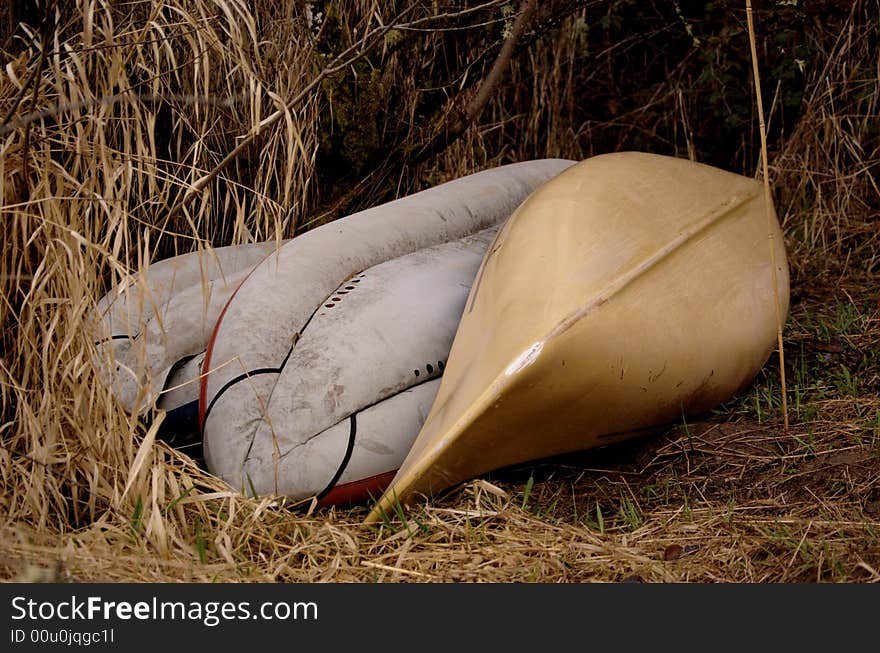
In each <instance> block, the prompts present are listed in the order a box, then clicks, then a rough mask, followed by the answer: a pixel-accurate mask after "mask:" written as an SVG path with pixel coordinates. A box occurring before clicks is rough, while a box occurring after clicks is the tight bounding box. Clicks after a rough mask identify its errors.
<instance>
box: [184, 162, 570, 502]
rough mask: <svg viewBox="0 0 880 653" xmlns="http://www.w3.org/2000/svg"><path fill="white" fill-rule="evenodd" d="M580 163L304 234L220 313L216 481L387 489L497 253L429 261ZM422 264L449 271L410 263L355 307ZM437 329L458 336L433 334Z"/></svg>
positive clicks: (534, 168)
mask: <svg viewBox="0 0 880 653" xmlns="http://www.w3.org/2000/svg"><path fill="white" fill-rule="evenodd" d="M573 163H574V162H572V161H565V160H556V159H546V160H539V161H529V162H524V163H518V164H512V165H508V166H501V167H499V168H495V169H490V170H486V171H483V172H480V173H476V174H474V175H470V176H467V177H463V178H460V179H456V180H454V181H451V182H448V183H446V184H442V185H440V186H436V187H434V188H430V189H428V190H425V191H422V192H420V193H416V194H414V195H411V196H408V197H405V198H402V199H399V200H395V201H394V202H389V203H387V204H384V205H381V206H377V207H374V208H371V209H368V210H366V211H362V212H360V213H357V214H354V215H351V216H348V217H346V218H342V219H340V220H337V221H335V222H332V223H330V224H327V225H324V226H322V227H319V228H318V229H315V230H313V231H310V232H307V233H306V234H303V235H302V236H299V237H297V238H294V239H293V240H292V241H291V242H289V243H288V244H286V245H285V246H284V247H282V248H281V249H280V250H279V251H278V252H277V253H273V254H271V255H270V256H268V257H267V258H266V259H265V260H264V261H263V262H261V263H260V264H259V265H257V266H256V267H255V268H254V269H253V270H252V271H251V272H250V273H249V274H248V275H247V277H246V279H245V280H244V281H243V282H242V284H241V285H240V287H239V288H238V289H237V290H236V292H235V293H234V294H233V296H232V298H231V299H230V300H229V302H228V303H227V305H226V306H225V307H224V309H223V311H222V312H221V313H220V316H219V317H218V319H217V322H216V326H215V329H214V333H213V335H212V337H211V339H210V341H209V344H208V348H207V352H206V356H205V361H204V363H203V368H204V372H203V376H202V382H201V389H200V399H199V409H200V412H201V424H202V432H203V435H204V447H205V460H206V463H207V465H208V468H209V470H210V471H211V472H213V473H214V474H216V475H218V476H220V477H221V478H223V479H224V480H226V481H227V482H228V483H229V484H230V485H231V486H233V487H234V488H236V489H239V490H242V491H245V492H251V491H255V492H257V493H259V494H266V493H271V494H283V495H287V496H292V497H297V498H299V497H303V496H307V495H309V494H319V495H323V496H330V493H331V492H332V491H333V490H334V489H335V488H336V486H337V485H338V486H345V485H348V484H351V483H354V484H356V485H357V486H356V488H355V489H356V490H357V492H361V493H363V492H364V488H365V486H364V485H363V484H358V483H359V482H360V481H362V480H364V479H365V478H370V477H373V476H380V477H381V479H380V480H381V482H382V483H383V484H386V483H387V482H388V480H390V475H388V474H387V473H388V472H392V471H393V469H394V468H396V467H397V466H398V465H399V463H400V461H401V460H402V459H403V456H404V455H405V453H406V451H407V450H408V447H409V444H410V443H411V442H412V440H413V439H414V437H415V434H416V433H417V432H418V428H419V426H420V425H421V423H422V422H423V421H424V418H425V416H426V414H427V410H428V408H429V407H430V405H431V402H432V400H433V396H434V393H435V392H436V384H434V385H432V384H431V383H429V381H431V382H433V381H435V380H436V378H437V376H439V369H438V368H439V367H440V364H439V363H441V362H445V360H444V359H445V353H446V351H448V348H449V345H450V343H451V339H452V335H453V334H454V331H455V327H456V326H457V322H458V317H459V316H460V313H461V309H462V307H463V302H464V299H465V297H466V295H467V291H468V290H469V286H470V283H471V281H472V280H473V275H474V274H475V272H476V269H477V268H478V267H479V265H480V262H481V260H482V255H483V252H484V250H485V247H486V246H487V245H488V240H484V241H483V242H482V243H481V244H480V245H479V248H478V252H477V253H476V254H475V250H474V249H473V247H472V246H471V245H466V246H465V249H467V250H468V252H469V253H468V252H465V254H466V255H465V258H467V259H468V261H469V262H467V263H466V264H464V267H463V268H462V269H461V270H458V271H455V270H454V269H452V268H453V267H455V265H459V264H457V263H456V264H454V265H453V266H452V267H449V266H448V265H446V263H448V262H449V261H452V260H453V259H454V258H455V256H452V255H449V253H448V252H446V253H438V252H433V253H432V248H436V247H441V246H443V245H444V244H449V246H450V247H453V249H454V246H453V243H454V242H455V241H457V240H459V239H462V238H467V237H476V236H475V235H476V234H478V233H479V232H481V231H483V230H485V229H487V228H490V227H492V226H494V225H498V224H499V223H501V222H502V221H503V220H505V219H506V218H508V217H509V216H510V215H511V213H512V212H513V211H514V210H515V209H516V207H517V206H519V204H520V203H521V202H522V201H523V200H524V199H525V198H526V197H527V196H528V195H529V194H530V193H531V192H532V191H533V190H534V189H535V188H537V187H538V186H540V185H541V184H542V183H544V182H545V181H547V180H548V179H550V178H552V177H553V176H555V175H556V174H558V173H559V172H561V171H562V170H564V169H565V168H567V167H569V166H571V165H572V164H573ZM420 252H421V253H423V254H425V255H427V256H428V257H429V258H431V257H433V259H434V261H435V262H438V261H439V262H440V267H439V268H438V267H437V266H436V265H434V264H431V263H430V262H428V264H426V265H423V263H424V262H422V263H418V262H416V263H415V264H413V263H412V261H410V262H406V261H404V262H403V263H401V265H402V266H403V267H401V268H400V269H399V270H397V271H392V272H391V273H389V274H385V275H384V276H382V275H373V274H372V273H371V274H370V275H369V277H365V280H364V283H362V284H360V285H361V286H363V287H364V291H363V292H362V291H361V290H360V289H358V290H357V291H354V292H351V294H348V295H346V294H345V292H347V291H346V286H347V285H349V282H350V283H351V285H353V286H354V285H358V284H356V283H355V278H356V275H359V274H361V273H363V272H364V271H365V270H369V269H371V268H374V266H378V265H380V264H383V263H388V264H389V265H396V264H395V263H393V262H394V261H400V260H402V259H404V258H405V257H407V256H409V255H413V256H416V258H418V255H419V253H420ZM444 261H445V262H446V263H444ZM413 266H414V267H413ZM444 266H446V267H445V268H444ZM420 269H421V270H423V271H426V272H424V274H423V273H422V272H419V270H420ZM431 270H433V271H431ZM437 270H440V272H439V273H438V272H437ZM444 270H445V271H444ZM438 274H439V275H440V276H439V277H438V276H437V275H438ZM395 278H398V280H397V282H395V281H394V279H395ZM441 278H445V279H447V280H451V286H455V288H456V290H455V292H454V293H452V294H451V295H450V297H452V296H453V295H454V297H452V299H453V300H454V301H452V300H451V301H452V303H453V304H454V303H455V301H458V302H459V303H460V305H459V306H458V309H457V313H456V312H455V311H452V312H450V311H449V310H447V309H446V308H442V306H446V305H447V303H448V302H446V301H445V300H444V301H443V302H441V303H440V305H441V309H440V312H439V313H437V312H436V311H435V309H436V308H437V307H436V305H435V303H432V302H433V299H432V294H434V293H437V294H442V293H443V292H445V291H443V288H448V287H451V286H450V283H447V282H445V281H440V279H441ZM367 279H372V280H373V281H379V280H381V279H385V281H383V282H382V283H383V284H384V286H385V287H386V288H387V289H388V291H389V292H388V293H387V298H384V299H383V298H382V297H381V293H382V288H381V287H379V288H376V289H375V290H374V291H370V292H367V291H366V286H367V285H369V283H372V281H370V282H369V283H368V282H367ZM462 284H464V285H462ZM370 293H373V294H372V295H370ZM376 293H379V294H376ZM359 295H360V296H361V297H362V298H366V297H367V296H371V297H372V299H370V301H368V302H367V304H368V305H369V306H367V305H364V306H362V307H361V308H360V309H357V311H360V312H359V313H358V315H359V317H357V319H354V317H353V318H352V319H348V320H341V319H340V318H339V317H338V313H339V312H342V311H346V310H353V311H354V310H355V309H356V308H357V303H358V301H360V300H358V299H357V297H358V296H359ZM456 297H457V298H458V299H455V298H456ZM346 307H348V308H346ZM370 307H372V308H370ZM422 309H424V310H422ZM357 311H356V312H357ZM432 311H434V312H432ZM438 315H439V317H438ZM450 315H452V316H453V317H452V318H451V321H450V318H449V316H450ZM334 316H337V317H334ZM441 318H442V320H441ZM439 322H443V323H444V324H445V326H444V327H443V329H440V330H439V331H438V333H440V332H441V331H443V332H444V333H445V332H446V331H448V335H447V336H442V335H439V336H438V335H437V334H434V333H433V331H431V328H432V326H437V327H439V326H442V325H441V324H440V323H439ZM322 325H323V326H322ZM358 325H362V327H363V328H362V329H359V327H358ZM444 329H445V331H444ZM344 331H351V333H350V334H349V335H351V336H352V337H343V335H344V334H343V332H344ZM334 334H335V335H334ZM444 338H446V340H444ZM333 343H335V344H333ZM420 369H421V371H419V372H418V374H417V373H416V371H417V370H420ZM419 374H420V375H421V376H420V377H419ZM417 377H418V378H417ZM401 402H403V403H401ZM404 404H406V405H405V406H404ZM402 415H406V417H405V418H404V417H401V416H402ZM355 422H357V426H355ZM371 432H372V433H374V434H375V436H373V437H371V436H370V435H369V434H370V433H371ZM401 438H402V439H401ZM389 443H393V444H390V445H389ZM401 443H405V447H404V445H402V444H401ZM319 445H320V446H319ZM370 447H372V448H373V451H372V452H371V451H370ZM402 447H403V448H402ZM389 461H393V466H391V467H388V466H387V464H388V462H389ZM362 463H363V464H362ZM374 463H375V464H374ZM370 469H381V470H382V471H381V472H377V473H375V474H372V473H370V472H369V470H370ZM367 474H370V476H369V477H368V476H365V475H367ZM371 489H373V490H375V489H376V487H375V486H373V487H372V488H371ZM335 496H336V497H343V496H348V497H350V496H352V495H351V492H342V491H341V490H340V491H338V492H336V494H335ZM331 498H332V496H331Z"/></svg>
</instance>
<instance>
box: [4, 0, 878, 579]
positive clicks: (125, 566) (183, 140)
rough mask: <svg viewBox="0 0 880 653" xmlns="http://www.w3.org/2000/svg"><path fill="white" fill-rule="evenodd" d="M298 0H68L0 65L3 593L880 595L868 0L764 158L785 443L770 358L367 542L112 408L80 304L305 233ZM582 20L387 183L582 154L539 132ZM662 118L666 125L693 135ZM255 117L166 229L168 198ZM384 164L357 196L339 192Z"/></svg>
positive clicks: (873, 29)
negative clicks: (693, 403) (380, 585)
mask: <svg viewBox="0 0 880 653" xmlns="http://www.w3.org/2000/svg"><path fill="white" fill-rule="evenodd" d="M488 4H489V5H490V9H491V8H492V7H495V9H496V10H497V11H499V12H500V11H501V5H502V4H503V3H488ZM334 5H336V6H337V11H338V12H339V15H340V16H341V20H340V24H343V25H346V26H348V29H350V30H351V34H343V35H341V36H340V39H341V41H342V42H346V43H356V42H357V38H356V36H354V34H356V33H359V34H361V35H363V34H364V33H367V32H369V30H370V29H373V28H375V27H377V26H378V24H379V23H378V21H379V20H380V17H379V15H378V13H377V12H376V11H374V10H373V9H374V8H373V7H372V6H371V5H368V3H366V2H359V1H356V0H347V1H346V2H338V3H334ZM496 5H497V6H496ZM292 6H293V3H276V4H273V3H272V2H269V1H268V0H264V1H262V2H258V3H244V2H238V1H236V0H217V1H215V2H207V1H204V0H171V1H167V2H163V3H151V2H142V3H135V4H130V3H127V4H126V8H125V10H124V11H123V10H122V9H120V8H119V7H117V6H116V5H115V4H113V3H110V2H96V1H89V0H79V1H78V2H77V3H76V6H75V10H72V11H71V12H70V14H69V15H59V16H58V24H57V25H56V24H49V25H44V26H37V27H34V28H32V29H30V30H23V31H21V32H20V33H19V34H18V35H17V37H16V38H18V39H23V41H21V42H22V43H24V44H25V45H24V47H20V48H18V49H17V50H16V52H18V54H17V55H15V56H14V57H12V56H10V57H9V58H7V60H6V61H4V64H5V67H4V69H3V72H2V75H0V114H2V116H0V117H2V118H3V125H2V128H0V215H2V219H3V224H4V229H5V231H4V239H3V241H2V248H3V253H2V254H3V255H2V259H0V289H2V298H3V301H2V304H0V329H2V332H0V334H2V336H0V337H2V340H0V342H2V357H0V401H2V424H0V432H2V435H0V437H2V446H0V574H2V576H3V577H4V578H7V579H26V580H54V581H85V580H96V581H103V580H108V581H122V580H138V581H213V580H244V581H370V582H372V581H382V582H386V581H387V582H392V581H395V582H396V581H401V582H422V581H502V582H506V581H539V582H560V581H620V580H627V579H629V580H643V581H811V580H819V581H825V580H833V581H837V580H857V581H872V582H876V581H880V464H878V463H880V403H878V400H877V393H878V390H880V376H878V371H877V370H878V367H880V313H878V301H877V299H878V298H877V274H878V270H880V267H878V266H880V263H878V258H877V247H878V211H880V203H878V199H877V198H878V195H880V193H878V187H877V170H878V164H880V151H878V137H877V124H878V120H877V118H878V111H877V110H878V101H880V83H878V77H880V69H878V67H877V57H876V44H877V39H878V32H877V30H878V26H877V25H878V23H877V22H876V17H877V15H878V5H877V2H876V1H865V2H856V3H854V9H853V12H852V15H851V17H850V20H849V22H848V23H847V25H846V28H845V29H844V30H843V31H842V32H841V33H840V34H839V36H837V35H835V38H834V39H831V40H830V41H829V42H830V43H832V45H831V46H830V47H829V48H828V49H827V51H824V52H822V53H821V56H820V57H819V58H818V60H817V61H811V62H807V65H808V71H807V75H808V79H809V83H808V87H807V95H806V97H805V100H804V105H803V108H802V111H801V113H800V119H799V122H798V124H797V126H796V128H795V129H794V130H793V131H792V132H791V133H790V134H789V135H788V136H787V137H786V140H785V141H784V142H783V143H776V144H775V149H774V153H772V158H771V161H770V172H771V177H772V181H773V185H774V189H775V192H776V197H777V206H778V212H779V215H780V217H781V218H782V219H783V221H784V227H785V232H786V237H787V245H788V248H789V254H790V264H791V267H792V271H793V302H792V313H791V316H790V320H789V325H788V328H787V331H786V340H785V347H786V359H787V361H788V365H789V379H790V380H789V400H790V406H791V411H792V426H791V430H790V432H789V433H788V434H786V433H784V432H783V430H782V429H781V415H780V412H779V408H780V398H779V390H778V374H777V373H776V371H775V370H774V364H773V363H772V362H771V363H768V367H767V369H766V370H765V372H764V373H763V374H762V376H761V378H759V379H758V380H757V381H756V384H755V386H754V387H753V388H751V389H750V390H749V391H748V392H747V393H746V394H745V395H744V396H743V397H741V398H739V399H737V400H736V401H734V402H731V403H730V404H729V405H726V406H723V407H720V408H719V410H718V411H716V413H714V414H712V415H709V416H706V418H705V419H704V420H702V421H701V422H700V423H697V424H680V425H678V426H676V427H674V428H671V429H670V430H668V431H667V432H666V433H664V434H662V435H659V436H656V437H654V438H650V439H647V440H641V441H634V442H630V443H626V444H623V445H619V446H616V447H610V448H608V449H605V450H598V451H593V452H586V453H584V454H579V455H576V456H568V457H564V458H562V459H556V460H552V461H543V462H542V463H540V464H536V465H533V466H528V467H523V468H519V469H514V470H506V471H505V472H499V473H497V474H493V475H491V476H487V477H486V478H483V479H478V480H475V481H473V482H471V483H469V484H466V485H465V486H464V487H463V488H458V489H456V490H454V491H452V492H450V493H447V494H446V495H444V496H442V497H438V498H436V499H435V500H433V501H431V502H430V503H427V504H425V506H424V507H422V508H421V509H418V510H415V511H414V512H412V513H411V514H408V515H407V517H406V521H401V520H399V519H393V520H391V521H389V522H388V523H386V524H383V525H382V526H380V527H379V528H376V529H369V530H368V529H365V528H362V527H360V526H359V523H360V520H361V519H362V517H363V516H364V514H365V511H364V508H356V509H351V510H330V511H312V512H310V511H309V510H308V507H307V506H290V505H285V504H284V502H283V501H281V500H276V499H273V498H263V499H259V500H255V499H248V498H244V497H242V496H240V495H237V494H235V493H232V492H230V491H229V489H228V488H227V487H225V486H224V485H223V484H221V483H220V482H218V481H217V480H216V479H214V478H212V477H211V476H209V475H208V474H206V473H205V472H204V471H202V470H201V469H199V467H198V466H197V465H196V464H195V463H194V462H193V460H191V459H190V458H188V457H187V456H185V455H184V454H182V453H180V452H177V451H175V450H173V449H171V448H170V447H169V446H167V445H166V444H164V443H162V442H158V441H156V440H155V439H154V436H155V430H154V429H151V428H150V425H149V424H145V423H141V422H140V421H138V420H136V419H133V418H131V417H130V416H128V415H127V414H125V413H124V411H122V410H121V409H120V408H119V406H118V405H116V403H115V402H114V400H113V399H112V397H111V396H110V394H109V393H108V391H107V389H106V388H105V387H104V386H103V385H102V384H101V383H100V381H99V379H98V378H97V376H96V374H95V371H94V370H93V367H92V363H91V361H92V354H93V352H94V343H93V341H92V339H91V338H90V337H89V333H90V331H89V316H90V314H91V311H92V309H93V308H94V306H95V302H96V300H97V298H98V297H99V296H100V295H101V294H102V293H103V292H104V291H106V289H107V288H108V287H109V286H110V285H111V284H113V283H114V282H116V281H118V280H119V279H120V278H121V276H122V275H124V274H126V273H127V272H129V271H132V270H142V269H143V268H144V267H145V266H146V265H147V264H148V263H149V262H150V261H151V260H155V259H156V258H157V257H161V256H165V255H168V254H172V253H177V252H183V251H190V250H192V249H195V248H197V247H207V246H209V244H210V243H213V244H215V245H218V244H228V243H235V242H245V241H250V240H264V239H272V238H281V237H285V236H287V235H290V234H292V233H294V232H295V231H296V230H297V228H301V227H302V226H303V225H305V224H306V223H307V222H309V221H315V222H320V220H321V219H323V218H321V217H320V212H318V215H316V209H317V207H318V206H319V205H320V204H321V202H322V198H321V197H319V196H318V195H319V193H318V189H317V188H316V184H315V178H316V165H317V163H316V160H317V159H316V154H317V152H318V148H319V142H320V136H321V134H320V132H319V130H320V124H321V123H320V116H321V113H322V112H325V111H331V110H333V104H332V100H331V99H328V97H327V94H326V93H319V92H315V93H312V94H306V95H305V96H304V98H303V101H302V102H299V103H297V104H296V105H295V106H289V105H288V104H287V100H288V99H289V98H293V97H295V96H296V95H297V94H298V93H300V92H301V91H302V90H303V89H304V88H306V86H307V85H308V84H309V83H310V81H311V80H313V79H315V77H316V76H317V75H319V74H320V67H319V66H317V65H316V64H315V57H314V56H313V55H314V51H313V49H314V47H315V45H314V44H315V40H314V34H313V29H312V27H314V26H312V27H310V26H309V25H308V24H307V21H306V20H305V18H304V16H303V15H299V14H297V13H295V12H294V9H292V8H290V7H292ZM585 11H586V10H585ZM585 11H584V12H581V13H575V14H573V15H571V16H570V17H569V18H567V19H566V20H565V21H564V23H563V24H562V25H561V26H560V27H559V29H560V35H561V36H560V37H559V38H556V39H554V40H553V41H552V42H548V41H543V40H541V39H533V40H532V41H531V42H530V44H529V45H528V47H527V48H526V49H525V51H524V52H523V53H521V54H520V55H519V56H517V57H516V59H515V60H514V61H513V62H512V68H511V71H510V79H511V80H512V83H513V84H514V85H516V86H517V88H519V87H521V86H522V85H529V86H530V88H529V92H530V94H531V97H532V102H531V104H530V105H529V106H527V107H525V108H524V109H523V111H522V113H517V114H516V115H511V114H510V113H509V112H508V110H507V107H506V106H505V104H504V103H503V102H500V101H494V100H493V101H492V102H490V103H489V105H488V106H487V108H486V110H485V112H484V114H483V117H482V122H481V126H478V127H472V128H471V129H469V130H468V131H467V133H466V134H465V135H464V137H463V138H461V139H460V140H458V141H457V142H455V143H454V144H452V145H451V146H450V147H449V148H447V149H446V150H445V151H444V152H442V153H441V154H440V155H439V156H437V157H435V158H434V159H433V160H432V161H431V162H429V163H427V164H424V165H421V166H419V167H417V168H409V169H407V170H406V174H407V175H409V176H410V179H409V180H408V181H406V182H405V183H402V184H401V188H402V189H403V190H407V189H410V188H413V187H418V186H421V185H426V184H429V183H435V182H437V181H440V180H443V179H447V178H451V177H455V176H458V175H461V174H464V173H466V172H470V171H472V170H475V169H479V168H481V167H483V166H485V165H490V164H493V163H498V162H502V161H507V160H515V159H523V158H529V157H538V156H560V155H562V156H571V157H574V158H579V157H583V156H586V155H589V154H590V153H591V152H590V149H589V145H588V144H589V138H586V137H585V134H584V133H573V132H572V131H571V129H572V128H571V126H570V123H569V122H566V121H565V120H561V118H560V116H563V115H565V114H566V111H568V110H570V107H567V104H566V103H567V102H568V100H567V94H570V93H571V92H572V88H571V84H572V79H573V75H572V71H573V70H574V68H575V67H576V66H577V61H576V56H575V53H576V51H577V48H578V47H579V45H578V44H579V39H580V38H581V28H582V25H583V21H584V20H585V18H586V16H587V14H586V13H585ZM266 16H274V17H275V20H272V21H268V20H265V17H266ZM868 16H873V17H874V22H873V23H872V22H871V21H870V20H868V19H867V18H866V17H868ZM417 18H418V16H410V17H408V18H407V19H417ZM508 18H509V17H507V18H505V17H504V16H502V17H501V18H500V19H499V24H501V23H503V20H505V19H508ZM390 19H391V17H389V16H384V17H382V20H384V21H385V22H387V21H389V20H390ZM425 38H426V39H430V38H439V37H438V36H436V35H427V36H425ZM387 44H388V41H387V40H386V41H385V43H384V44H383V45H380V46H378V47H385V46H387ZM389 56H390V57H391V58H390V59H389V60H388V62H387V63H388V70H387V71H386V72H387V74H388V75H389V79H392V80H394V81H395V83H400V84H405V83H408V82H407V80H409V79H410V78H408V77H407V69H406V68H407V67H406V65H405V64H406V62H401V61H399V60H395V59H394V58H393V55H389ZM534 68H541V69H542V70H544V71H546V72H547V74H544V75H530V74H529V70H530V69H534ZM679 109H680V111H679V112H677V113H676V114H675V115H671V116H669V120H672V121H681V125H682V133H685V134H686V133H687V128H688V117H687V112H686V111H685V107H684V104H683V103H681V104H680V105H679ZM278 110H281V111H282V113H283V117H282V119H280V120H278V121H277V122H276V123H275V124H273V125H272V126H271V127H270V128H269V129H266V130H264V131H263V134H262V136H261V137H260V138H259V139H257V140H256V141H254V143H253V145H252V146H251V147H249V148H248V151H247V152H246V153H245V154H244V155H243V156H242V157H241V158H239V159H237V160H236V161H235V162H234V165H233V166H232V167H231V168H229V169H227V170H226V171H225V172H224V173H223V174H220V175H218V176H216V177H214V178H213V179H212V180H211V183H210V184H209V186H208V187H207V188H206V189H205V191H204V192H203V193H202V194H200V195H199V197H198V198H197V200H196V201H194V202H193V203H192V204H190V205H188V206H187V207H186V209H185V210H183V211H181V212H179V213H178V214H177V215H175V216H173V220H172V221H169V220H168V218H167V216H168V209H169V207H171V206H173V205H175V204H176V203H177V202H178V201H179V200H180V199H181V198H182V197H183V193H185V192H186V190H187V189H188V188H190V185H191V184H192V183H193V182H194V181H195V180H196V179H199V178H200V177H202V176H204V175H205V174H206V173H207V172H208V171H210V170H211V169H212V168H214V167H215V166H216V165H217V163H219V162H220V161H221V160H222V159H223V157H224V156H225V155H226V154H227V153H228V152H230V151H231V150H232V149H233V148H234V147H235V145H236V144H237V143H238V142H239V141H238V140H237V139H240V138H241V137H242V136H243V135H245V134H248V133H249V132H251V131H252V130H254V129H255V128H256V127H257V126H258V125H260V123H261V122H262V121H264V120H265V119H266V117H267V116H270V115H271V114H272V113H273V112H275V111H278ZM772 119H773V117H772V115H771V121H772ZM514 129H515V130H516V134H517V138H512V137H511V130H514ZM585 129H587V128H586V127H585ZM691 145H692V144H691V142H690V141H689V140H688V146H689V147H688V151H691V152H692V153H693V154H694V155H696V153H695V152H693V148H692V147H691ZM388 169H390V168H381V170H388ZM377 170H379V169H377ZM749 172H752V171H751V170H750V171H749ZM380 176H381V175H380V174H379V172H376V173H375V174H373V175H367V176H366V177H365V179H366V181H365V182H363V183H362V184H361V186H359V187H356V188H359V190H360V191H361V192H360V198H361V200H362V201H365V202H369V201H371V199H373V198H374V197H375V196H376V194H378V193H379V190H378V189H379V187H380V183H379V180H378V177H380Z"/></svg>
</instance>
